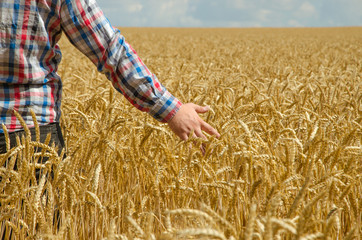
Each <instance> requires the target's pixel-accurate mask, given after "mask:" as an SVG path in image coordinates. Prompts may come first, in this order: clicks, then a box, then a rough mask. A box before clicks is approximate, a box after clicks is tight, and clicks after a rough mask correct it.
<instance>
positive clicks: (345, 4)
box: [96, 0, 362, 27]
mask: <svg viewBox="0 0 362 240" xmlns="http://www.w3.org/2000/svg"><path fill="white" fill-rule="evenodd" d="M96 1H97V3H98V4H99V5H100V7H101V8H102V10H103V11H104V13H105V15H106V16H107V17H108V19H109V20H110V21H111V23H112V25H114V26H130V27H132V26H133V27H333V26H362V0H314V1H313V0H309V1H307V0H96Z"/></svg>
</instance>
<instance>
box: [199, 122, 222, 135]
mask: <svg viewBox="0 0 362 240" xmlns="http://www.w3.org/2000/svg"><path fill="white" fill-rule="evenodd" d="M201 129H202V130H204V131H205V132H207V133H208V134H210V135H215V136H216V137H217V138H219V137H220V134H219V133H218V132H217V131H216V129H215V128H213V127H211V126H210V125H209V124H208V123H206V122H205V121H202V122H201Z"/></svg>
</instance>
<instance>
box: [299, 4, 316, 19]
mask: <svg viewBox="0 0 362 240" xmlns="http://www.w3.org/2000/svg"><path fill="white" fill-rule="evenodd" d="M297 14H298V15H299V16H304V17H312V16H316V14H317V11H316V9H315V7H314V5H312V4H311V3H309V2H304V3H303V4H302V5H301V6H300V7H299V10H298V12H297Z"/></svg>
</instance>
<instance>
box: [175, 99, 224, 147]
mask: <svg viewBox="0 0 362 240" xmlns="http://www.w3.org/2000/svg"><path fill="white" fill-rule="evenodd" d="M209 110H210V108H209V107H208V106H204V107H203V106H199V105H196V104H194V103H186V104H184V105H182V106H181V108H180V109H179V111H178V112H177V113H176V114H175V116H174V117H173V118H172V119H171V120H170V121H168V125H169V127H170V128H171V130H172V131H173V132H174V133H175V134H176V135H177V136H178V137H179V138H181V139H182V140H184V141H186V140H187V139H188V138H189V135H190V133H191V132H192V130H193V131H194V137H199V138H203V139H207V138H206V136H205V135H204V134H203V133H202V131H205V132H207V133H208V134H210V135H215V136H216V137H217V138H218V137H220V134H219V133H218V132H217V131H216V130H215V129H214V128H213V127H211V126H210V125H209V124H208V123H206V122H205V121H204V120H202V119H201V118H200V116H199V113H206V112H208V111H209Z"/></svg>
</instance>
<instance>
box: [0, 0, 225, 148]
mask: <svg viewBox="0 0 362 240" xmlns="http://www.w3.org/2000/svg"><path fill="white" fill-rule="evenodd" d="M62 33H65V34H66V36H67V37H68V39H69V40H70V42H71V43H72V44H73V45H74V46H75V47H77V48H78V49H79V50H80V51H81V52H82V53H83V54H84V55H85V56H87V57H88V58H89V59H90V60H91V61H92V62H93V63H94V64H95V66H96V67H97V69H98V71H100V72H102V73H104V74H105V75H106V76H107V78H108V79H109V80H110V81H111V82H112V84H113V86H114V87H115V88H116V89H117V90H118V91H119V92H121V93H122V94H123V95H124V96H125V97H126V98H127V100H128V101H130V103H131V104H133V105H134V106H135V107H136V108H138V109H139V110H141V111H145V112H148V113H149V114H150V115H151V116H153V117H154V118H155V119H157V120H158V121H161V122H167V123H168V125H169V126H170V128H171V130H172V131H173V132H174V133H175V134H176V135H177V136H178V137H180V138H181V139H182V140H187V138H188V136H189V134H190V133H191V132H192V131H193V132H194V136H195V137H201V138H205V136H204V134H203V133H202V130H203V131H205V132H207V133H209V134H212V135H216V136H217V137H218V136H219V133H218V132H217V131H216V130H215V129H214V128H212V127H211V126H210V125H209V124H207V123H206V122H204V121H203V120H202V119H201V118H200V117H199V115H198V113H204V112H207V111H208V107H201V106H198V105H195V104H192V103H189V104H182V103H181V102H180V101H179V100H178V99H177V98H175V97H174V96H173V95H172V94H171V93H169V92H168V91H167V90H166V89H165V87H164V86H162V84H161V83H160V82H159V81H158V79H157V77H156V76H155V75H154V74H152V73H151V72H150V71H149V70H148V68H147V67H146V66H145V65H144V64H143V62H142V61H141V59H140V58H139V57H138V56H137V53H136V52H135V51H134V50H133V49H132V47H131V46H130V45H129V44H128V43H127V42H126V41H125V39H124V37H123V36H122V35H121V33H120V31H119V30H117V29H115V28H113V27H112V26H111V24H110V23H109V21H108V20H107V18H106V17H105V16H104V15H103V13H102V11H101V9H100V8H99V7H98V5H97V3H96V2H95V0H1V2H0V47H1V48H0V119H1V123H2V124H4V125H5V126H6V128H7V131H8V132H10V139H11V140H12V141H11V143H12V144H14V141H13V139H15V135H16V134H19V131H20V132H21V131H22V130H21V129H22V126H21V124H20V122H19V121H18V119H17V118H16V117H15V115H14V114H13V110H16V111H17V112H19V114H20V115H21V116H22V118H23V119H24V121H25V123H26V124H27V125H28V126H30V127H31V126H32V125H33V120H32V117H31V114H30V109H33V111H34V112H35V114H36V117H37V121H38V123H39V125H41V127H40V131H41V135H42V137H41V138H42V139H44V138H45V136H46V134H47V133H48V132H51V133H52V141H54V142H55V143H56V144H58V145H59V146H60V147H63V146H64V143H63V139H62V135H61V132H60V128H59V124H58V122H59V118H60V114H61V112H60V104H61V95H62V82H61V79H60V77H59V76H58V75H57V68H58V65H59V63H60V61H61V51H60V49H59V46H58V45H57V42H58V40H59V39H60V37H61V34H62ZM1 132H3V130H0V153H3V152H5V151H6V147H5V142H4V138H5V137H4V134H2V133H1Z"/></svg>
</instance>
